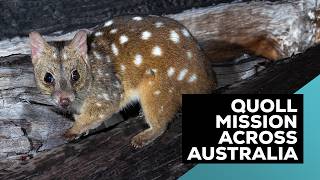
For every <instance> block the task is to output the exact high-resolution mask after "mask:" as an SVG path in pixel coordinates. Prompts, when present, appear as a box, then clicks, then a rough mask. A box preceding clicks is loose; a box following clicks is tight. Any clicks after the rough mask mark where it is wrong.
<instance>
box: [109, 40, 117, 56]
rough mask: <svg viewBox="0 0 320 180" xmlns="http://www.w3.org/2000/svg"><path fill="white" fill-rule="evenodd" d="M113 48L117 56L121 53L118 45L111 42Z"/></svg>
mask: <svg viewBox="0 0 320 180" xmlns="http://www.w3.org/2000/svg"><path fill="white" fill-rule="evenodd" d="M111 50H112V52H113V54H114V55H116V56H118V55H119V49H118V48H117V46H116V45H115V44H114V43H112V44H111Z"/></svg>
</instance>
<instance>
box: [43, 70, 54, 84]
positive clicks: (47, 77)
mask: <svg viewBox="0 0 320 180" xmlns="http://www.w3.org/2000/svg"><path fill="white" fill-rule="evenodd" d="M43 80H44V82H46V83H47V84H52V83H53V82H54V77H53V76H52V74H51V73H48V72H47V73H46V74H45V75H44V78H43Z"/></svg>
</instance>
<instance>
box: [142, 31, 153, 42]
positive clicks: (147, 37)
mask: <svg viewBox="0 0 320 180" xmlns="http://www.w3.org/2000/svg"><path fill="white" fill-rule="evenodd" d="M151 35H152V34H151V32H149V31H144V32H142V34H141V39H143V40H148V39H150V37H151Z"/></svg>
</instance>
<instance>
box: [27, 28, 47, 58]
mask: <svg viewBox="0 0 320 180" xmlns="http://www.w3.org/2000/svg"><path fill="white" fill-rule="evenodd" d="M29 39H30V46H31V58H32V63H33V64H36V63H37V61H38V59H39V57H40V56H41V54H42V52H43V51H44V48H45V46H46V45H47V42H46V41H45V40H44V39H43V37H42V36H41V35H40V34H39V33H38V32H31V33H30V34H29Z"/></svg>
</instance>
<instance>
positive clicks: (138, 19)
mask: <svg viewBox="0 0 320 180" xmlns="http://www.w3.org/2000/svg"><path fill="white" fill-rule="evenodd" d="M132 19H133V20H135V21H141V20H142V17H140V16H136V17H133V18H132Z"/></svg>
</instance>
